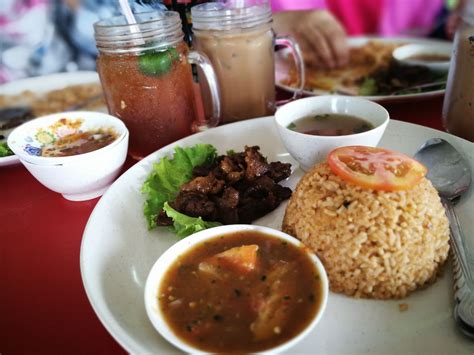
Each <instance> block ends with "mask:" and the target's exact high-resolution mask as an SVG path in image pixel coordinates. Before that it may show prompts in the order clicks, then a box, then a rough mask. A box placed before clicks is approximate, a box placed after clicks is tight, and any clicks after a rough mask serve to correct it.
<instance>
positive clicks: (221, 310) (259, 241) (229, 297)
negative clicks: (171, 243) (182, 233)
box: [158, 231, 322, 352]
mask: <svg viewBox="0 0 474 355" xmlns="http://www.w3.org/2000/svg"><path fill="white" fill-rule="evenodd" d="M242 246H243V247H242ZM158 294H159V296H158V298H159V304H160V308H161V310H162V313H163V314H164V317H165V320H166V322H167V323H168V325H169V326H170V327H171V329H172V330H173V332H174V333H175V334H176V335H177V336H178V337H179V338H181V339H182V340H183V341H185V342H187V343H188V344H190V345H193V346H194V347H197V348H199V349H201V350H204V351H211V352H256V351H262V350H266V349H270V348H273V347H275V346H278V345H280V344H282V343H284V342H286V341H287V340H289V339H291V338H293V337H294V336H296V335H298V334H299V333H300V332H301V331H303V330H304V329H305V328H306V326H308V325H309V323H310V322H311V320H312V319H313V318H314V317H315V315H316V313H317V311H318V310H319V308H320V307H321V303H322V282H321V279H320V275H319V272H318V270H317V269H316V268H315V266H314V265H313V263H312V261H311V259H310V258H309V256H308V255H307V253H306V252H305V251H304V249H302V248H300V247H297V246H294V245H292V244H290V243H288V242H286V241H284V240H281V239H276V238H269V237H268V236H267V235H266V234H264V233H259V232H254V231H246V232H237V233H231V234H226V235H224V236H221V237H216V238H214V239H212V240H209V241H206V242H204V243H202V244H199V245H198V246H195V247H194V248H193V249H191V250H190V251H188V252H187V253H186V254H184V255H182V256H180V257H179V258H178V259H177V260H176V261H175V263H174V264H173V265H172V266H171V267H170V269H169V270H168V271H167V273H166V275H165V277H164V279H163V282H162V284H161V286H160V289H159V293H158Z"/></svg>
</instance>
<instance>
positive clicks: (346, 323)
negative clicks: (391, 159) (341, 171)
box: [80, 117, 474, 354]
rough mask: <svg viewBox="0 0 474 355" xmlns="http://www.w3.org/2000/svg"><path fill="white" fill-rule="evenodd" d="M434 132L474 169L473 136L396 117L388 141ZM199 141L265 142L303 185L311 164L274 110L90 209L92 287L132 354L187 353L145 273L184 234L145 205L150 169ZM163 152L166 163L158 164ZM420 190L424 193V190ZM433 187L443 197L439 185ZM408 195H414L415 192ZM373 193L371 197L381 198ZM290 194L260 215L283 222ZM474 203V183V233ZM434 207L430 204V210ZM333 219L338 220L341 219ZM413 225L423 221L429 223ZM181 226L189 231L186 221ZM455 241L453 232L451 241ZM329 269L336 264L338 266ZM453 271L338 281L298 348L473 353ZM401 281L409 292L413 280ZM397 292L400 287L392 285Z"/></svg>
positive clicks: (232, 127)
mask: <svg viewBox="0 0 474 355" xmlns="http://www.w3.org/2000/svg"><path fill="white" fill-rule="evenodd" d="M229 137H235V139H229ZM433 137H441V138H443V139H445V140H447V141H449V142H450V143H452V144H453V145H454V146H455V147H456V148H457V149H458V150H459V151H461V152H462V153H463V154H464V155H465V156H466V157H467V159H468V161H469V163H470V166H471V169H473V168H474V154H473V151H472V146H471V143H469V142H467V141H465V140H462V139H460V138H457V137H454V136H451V135H449V134H447V133H443V132H440V131H436V130H432V129H429V128H425V127H422V126H418V125H413V124H409V123H404V122H400V121H396V120H392V121H391V122H390V123H389V125H388V127H387V129H386V131H385V134H384V136H383V138H382V140H381V141H380V144H379V146H380V147H384V148H388V149H393V150H397V151H400V152H402V153H405V154H408V155H410V156H412V155H413V154H414V153H415V151H416V150H417V149H418V148H419V146H420V145H421V144H422V143H424V142H425V141H426V140H427V139H429V138H433ZM197 144H211V145H212V146H213V147H215V149H216V150H217V152H218V153H219V154H225V153H226V152H229V151H230V152H229V153H228V154H232V151H234V152H241V151H243V150H244V146H249V147H250V146H255V145H258V146H259V147H260V152H261V154H262V155H264V156H266V157H267V158H268V162H275V161H280V162H282V163H284V164H285V163H291V164H292V166H291V170H290V172H291V175H290V176H289V178H287V179H284V180H281V181H280V182H279V183H280V184H281V185H282V186H283V187H288V188H290V189H292V190H293V191H295V187H296V185H297V183H298V182H299V181H300V179H301V177H302V176H303V171H302V170H301V169H300V168H299V167H298V165H297V163H296V161H295V160H293V159H292V158H291V157H290V156H289V154H288V152H287V151H286V149H285V148H284V146H283V144H282V143H281V141H280V139H279V135H278V131H277V128H276V126H275V122H274V118H273V117H266V118H260V119H254V120H247V121H243V122H239V123H234V124H229V125H225V126H221V127H217V128H214V129H211V130H208V131H206V132H201V133H198V134H195V135H192V136H190V137H187V138H185V139H182V140H180V141H178V142H176V143H173V144H172V145H170V146H167V147H165V148H163V149H160V150H159V151H157V152H155V153H153V154H151V155H150V156H148V157H146V158H145V159H143V160H141V161H140V162H139V163H137V164H136V165H134V166H133V167H132V168H130V169H129V170H128V171H127V172H125V173H124V174H123V175H122V176H121V177H119V178H118V180H117V181H116V182H115V183H114V184H113V185H112V186H111V187H110V188H109V189H108V190H107V192H106V193H105V194H104V196H103V197H102V198H101V199H100V201H99V202H98V204H97V206H96V207H95V209H94V211H93V212H92V214H91V216H90V219H89V221H88V223H87V226H86V228H85V231H84V235H83V239H82V245H81V254H80V265H81V275H82V279H83V283H84V287H85V290H86V293H87V295H88V298H89V300H90V302H91V305H92V307H93V309H94V310H95V312H96V314H97V315H98V317H99V319H100V320H101V321H102V323H103V325H104V326H105V327H106V328H107V330H108V331H109V332H110V333H111V334H112V336H113V337H114V338H115V339H116V340H117V341H118V342H119V343H120V344H121V345H122V346H123V347H124V348H125V349H126V351H128V352H130V353H166V354H170V353H179V351H178V350H177V349H176V348H174V347H173V346H171V345H170V344H169V343H168V342H167V341H166V340H165V339H164V338H163V337H161V336H160V335H159V334H158V333H157V332H156V331H155V329H154V328H153V326H152V324H151V322H150V321H149V319H148V318H147V313H146V310H145V304H144V287H145V281H146V279H147V275H148V273H149V271H150V269H151V267H152V265H153V264H154V263H155V261H156V260H157V259H158V257H159V256H160V255H161V254H162V253H164V251H165V250H167V249H168V248H169V247H170V246H171V245H173V244H174V243H176V242H177V241H178V240H179V237H178V236H177V235H176V234H174V233H172V232H170V230H169V229H168V228H169V227H156V228H152V229H149V227H154V225H153V224H151V225H150V223H149V222H150V220H149V219H148V218H147V216H149V215H147V214H145V213H144V205H145V202H146V201H147V198H146V193H145V194H144V192H147V191H148V190H149V188H150V186H151V187H153V186H152V185H154V183H152V184H145V182H146V181H149V182H150V181H151V180H150V176H152V175H153V174H154V172H156V171H163V169H164V168H166V167H169V166H173V165H174V163H172V162H171V161H168V160H166V159H165V160H163V159H164V157H168V159H171V158H172V159H173V161H175V159H176V152H177V151H176V147H180V148H183V149H185V148H189V147H194V146H196V145H197ZM178 151H180V150H179V149H178ZM173 154H174V155H173ZM184 160H187V159H184ZM162 161H166V163H164V164H161V163H160V164H158V165H156V164H155V163H157V162H162ZM170 164H171V165H170ZM177 171H179V173H176V172H175V173H174V174H173V173H172V172H170V176H169V177H170V178H171V180H175V178H176V179H180V178H181V172H182V170H181V169H178V170H177ZM285 171H286V169H285ZM155 182H156V181H155ZM425 183H426V182H425ZM156 184H157V185H156V186H155V187H157V186H160V184H159V183H158V182H156ZM162 185H163V186H165V185H167V184H162ZM330 185H332V184H330ZM144 186H147V187H146V188H144ZM213 186H214V185H213ZM423 186H424V185H422V186H421V190H423V189H424V187H423ZM329 188H331V186H329ZM285 190H286V189H285ZM282 191H283V190H282ZM417 191H418V192H420V189H418V190H417ZM430 194H431V196H433V191H432V190H431V192H430ZM402 195H404V196H405V193H401V194H400V196H402ZM364 200H366V201H369V202H370V200H371V199H364ZM402 200H404V201H406V199H401V200H400V201H402ZM361 201H362V200H361ZM286 202H287V200H284V201H283V202H282V203H281V204H280V205H279V206H278V207H277V208H276V209H275V210H273V211H272V212H270V213H268V214H267V215H265V216H264V217H262V218H259V219H257V220H255V221H254V222H253V224H256V225H262V226H267V227H271V228H275V229H281V228H282V223H283V218H284V215H285V209H286V207H287V203H286ZM174 206H175V207H176V205H174ZM412 207H413V205H412ZM341 208H346V207H345V206H343V207H341ZM408 210H410V208H409V209H408ZM408 210H407V211H408ZM411 210H413V209H411ZM377 211H379V212H380V211H382V212H383V211H385V212H387V213H388V211H395V212H396V211H401V210H400V209H396V208H395V209H390V208H388V209H384V208H378V209H377ZM473 211H474V196H473V193H472V189H471V191H470V192H469V193H468V194H467V195H466V196H465V197H464V198H463V199H462V200H461V201H460V202H459V204H458V205H457V206H456V212H457V213H458V216H459V218H460V221H461V223H462V224H463V226H464V228H465V231H464V232H465V235H472V234H473V233H474V229H473V226H472V223H470V222H469V221H470V218H471V216H472V213H473ZM385 212H383V213H385ZM438 212H439V211H438ZM428 214H429V213H426V214H423V213H421V214H420V216H424V215H428ZM364 218H365V217H364ZM417 218H418V217H417ZM153 220H155V219H153ZM326 220H327V221H331V218H326ZM201 222H202V221H201ZM410 223H411V222H410ZM405 226H406V227H403V228H402V229H401V231H402V233H403V230H405V229H406V230H405V235H407V236H409V235H411V233H412V230H411V229H408V227H409V224H405ZM412 227H414V228H415V229H416V228H418V227H419V226H418V227H417V226H412ZM174 230H175V232H180V231H183V230H184V229H181V228H176V229H174ZM445 237H446V236H445ZM361 242H363V241H361ZM446 242H447V238H445V239H444V242H443V243H446ZM369 244H370V243H369ZM471 247H473V246H471ZM396 248H398V247H396ZM401 250H404V249H403V248H402V249H401ZM425 250H426V249H425V248H423V247H422V248H421V249H418V251H417V252H422V251H423V253H424V254H425V252H424V251H425ZM425 256H426V255H425ZM415 264H416V263H414V265H415ZM328 270H329V271H331V269H330V268H328ZM443 271H444V272H443V273H442V274H441V275H440V276H439V277H438V278H437V281H436V282H435V283H434V284H431V285H429V286H427V287H426V288H422V289H418V290H416V291H414V292H412V293H410V294H409V295H408V296H407V297H404V298H401V299H385V300H376V299H364V298H355V297H351V296H347V295H344V294H342V293H336V292H334V290H333V292H331V293H330V294H329V299H328V303H327V308H326V312H325V314H324V316H323V318H322V319H321V322H320V323H319V325H318V327H317V328H316V329H315V330H314V331H312V332H311V333H310V334H309V335H308V336H307V337H306V338H305V339H304V340H303V341H301V342H300V343H298V344H297V345H296V346H295V347H293V348H292V349H291V350H290V351H289V352H290V353H299V354H303V353H306V354H308V353H312V354H315V353H317V354H366V353H374V354H387V353H390V354H414V353H420V354H451V353H452V354H472V353H473V351H474V344H473V343H472V342H471V341H470V340H468V339H467V338H465V337H464V336H463V335H461V333H460V332H459V331H458V329H457V328H456V324H455V321H454V320H453V303H454V298H453V277H452V272H451V266H450V263H448V264H447V265H445V266H444V267H443ZM402 287H403V285H402ZM398 290H402V291H403V288H398ZM336 291H338V292H341V290H336ZM344 292H346V291H344ZM402 293H403V292H402ZM371 294H372V295H374V296H375V297H378V296H381V297H382V296H385V295H386V294H385V293H383V294H382V295H379V294H377V292H375V293H371ZM393 295H399V293H397V292H395V293H393V294H391V293H390V294H388V296H393Z"/></svg>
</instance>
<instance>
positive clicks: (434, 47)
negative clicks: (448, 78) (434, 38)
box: [392, 43, 453, 72]
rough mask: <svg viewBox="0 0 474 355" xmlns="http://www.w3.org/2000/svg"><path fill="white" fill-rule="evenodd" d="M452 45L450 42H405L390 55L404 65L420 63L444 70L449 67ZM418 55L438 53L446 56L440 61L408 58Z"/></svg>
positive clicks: (437, 69) (432, 68)
mask: <svg viewBox="0 0 474 355" xmlns="http://www.w3.org/2000/svg"><path fill="white" fill-rule="evenodd" d="M452 51H453V46H452V45H451V44H450V43H445V44H438V43H437V44H431V43H429V44H428V43H425V44H407V45H404V46H401V47H398V48H397V49H395V50H394V51H393V53H392V56H393V58H394V59H395V60H397V61H398V62H400V63H403V64H405V65H421V66H425V67H428V68H430V69H431V70H433V71H437V72H444V71H446V72H447V71H448V69H449V62H450V59H451V53H452ZM419 55H439V56H443V57H444V56H445V57H447V59H446V60H442V61H423V60H416V59H410V58H412V57H414V56H419Z"/></svg>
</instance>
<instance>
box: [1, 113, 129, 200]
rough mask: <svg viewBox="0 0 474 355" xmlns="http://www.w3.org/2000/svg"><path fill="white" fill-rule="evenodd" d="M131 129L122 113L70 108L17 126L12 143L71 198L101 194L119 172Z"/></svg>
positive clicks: (36, 172)
mask: <svg viewBox="0 0 474 355" xmlns="http://www.w3.org/2000/svg"><path fill="white" fill-rule="evenodd" d="M128 136H129V133H128V130H127V128H126V127H125V125H124V123H123V122H122V121H121V120H120V119H118V118H117V117H114V116H111V115H108V114H105V113H100V112H88V111H71V112H62V113H56V114H51V115H47V116H42V117H38V118H36V119H33V120H31V121H28V122H26V123H24V124H22V125H21V126H19V127H17V128H15V129H14V130H13V132H11V133H10V135H9V136H8V145H9V147H10V148H11V150H12V151H13V152H14V153H15V154H16V155H17V156H18V158H19V159H20V161H21V163H22V164H23V165H24V166H25V168H26V169H27V170H28V171H29V172H30V173H31V174H32V175H33V176H34V177H35V178H36V179H37V180H38V181H39V182H40V183H42V184H43V185H44V186H46V187H47V188H49V189H50V190H53V191H55V192H58V193H60V194H62V195H63V197H64V198H66V199H68V200H72V201H84V200H89V199H92V198H95V197H98V196H100V195H102V194H103V193H104V192H105V190H106V189H107V188H108V187H109V186H110V185H111V184H112V182H113V181H114V180H115V178H116V177H117V176H118V174H119V173H120V170H121V167H122V165H123V164H124V162H125V159H126V156H127V148H128Z"/></svg>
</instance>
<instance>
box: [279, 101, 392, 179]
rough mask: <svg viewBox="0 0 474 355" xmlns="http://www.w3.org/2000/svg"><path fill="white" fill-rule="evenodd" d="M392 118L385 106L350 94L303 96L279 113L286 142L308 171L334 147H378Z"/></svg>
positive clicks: (280, 124)
mask: <svg viewBox="0 0 474 355" xmlns="http://www.w3.org/2000/svg"><path fill="white" fill-rule="evenodd" d="M389 119H390V117H389V114H388V112H387V110H386V109H385V108H383V107H382V106H381V105H379V104H377V103H375V102H373V101H369V100H366V99H362V98H357V97H347V96H317V97H308V98H304V99H299V100H295V101H293V102H290V103H288V104H286V105H283V106H282V107H280V108H279V109H278V110H277V112H276V113H275V122H276V126H277V129H278V133H279V134H280V138H281V139H282V141H283V144H284V145H285V147H286V149H287V150H288V152H289V153H290V154H291V155H292V156H293V158H295V159H296V160H297V161H298V162H299V163H300V166H301V168H302V169H303V170H305V171H306V170H308V169H310V168H311V167H312V166H313V165H314V164H316V163H319V162H321V161H323V160H324V159H325V158H326V156H327V154H328V153H329V152H330V151H331V150H332V149H334V148H338V147H342V146H348V145H364V146H371V147H374V146H376V145H377V144H378V142H379V141H380V139H381V138H382V135H383V133H384V131H385V128H386V127H387V124H388V121H389Z"/></svg>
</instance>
